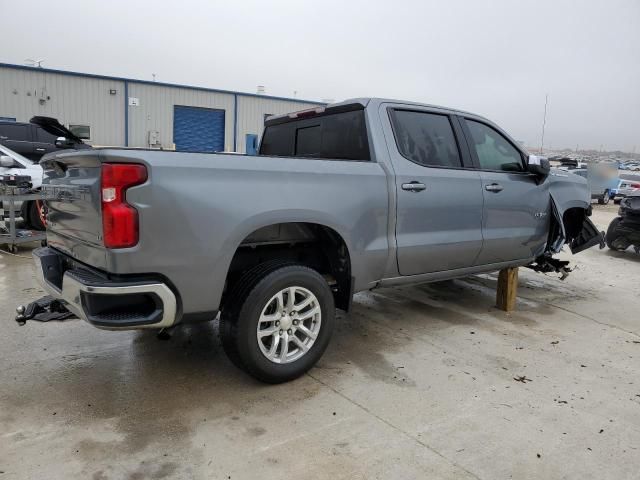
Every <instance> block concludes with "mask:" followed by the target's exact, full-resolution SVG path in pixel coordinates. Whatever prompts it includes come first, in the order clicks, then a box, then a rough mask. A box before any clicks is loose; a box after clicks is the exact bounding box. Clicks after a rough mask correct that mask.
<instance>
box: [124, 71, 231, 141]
mask: <svg viewBox="0 0 640 480" xmlns="http://www.w3.org/2000/svg"><path fill="white" fill-rule="evenodd" d="M129 97H135V98H138V99H140V106H138V107H129V145H130V146H132V147H146V146H147V135H148V132H149V131H150V130H155V131H158V132H159V134H160V135H159V136H160V142H161V143H162V145H163V146H164V147H169V146H171V144H173V107H174V105H183V106H186V107H204V108H217V109H222V110H224V111H225V128H224V148H225V150H233V94H228V93H214V92H208V91H204V90H193V89H189V88H176V87H165V86H160V85H150V84H140V83H133V82H129Z"/></svg>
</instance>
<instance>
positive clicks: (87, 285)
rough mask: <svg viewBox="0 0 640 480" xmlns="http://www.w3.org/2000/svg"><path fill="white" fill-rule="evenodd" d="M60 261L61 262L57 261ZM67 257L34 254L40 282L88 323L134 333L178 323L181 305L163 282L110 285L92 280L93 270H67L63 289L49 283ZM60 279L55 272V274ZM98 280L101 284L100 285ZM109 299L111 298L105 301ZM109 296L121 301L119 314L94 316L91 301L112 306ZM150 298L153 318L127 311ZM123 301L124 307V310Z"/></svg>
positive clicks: (48, 252)
mask: <svg viewBox="0 0 640 480" xmlns="http://www.w3.org/2000/svg"><path fill="white" fill-rule="evenodd" d="M56 257H58V258H56ZM63 257H64V255H62V254H61V253H59V252H57V251H55V250H52V249H51V248H39V249H36V250H34V252H33V259H34V261H35V266H36V275H37V277H38V281H39V282H40V283H41V284H42V286H43V288H44V289H45V290H46V292H47V293H48V294H49V295H51V296H52V297H53V298H56V299H58V300H60V301H62V302H63V303H64V304H65V306H66V307H67V309H68V310H69V311H71V312H73V313H74V314H75V315H76V316H78V317H79V318H82V319H83V320H86V321H87V322H89V323H90V324H92V325H93V326H95V327H97V328H102V329H105V330H131V329H140V328H166V327H170V326H172V325H173V324H174V323H175V322H176V314H177V301H176V296H175V295H174V293H173V292H172V291H171V289H170V288H169V287H168V286H167V285H165V284H164V283H159V282H148V283H147V282H131V284H126V283H120V282H108V281H105V280H104V279H102V278H98V277H93V278H92V276H91V271H90V270H83V271H81V272H80V273H82V274H80V273H79V271H76V270H67V271H64V273H62V275H61V276H62V278H61V282H56V283H59V284H60V283H61V288H59V287H58V286H57V285H54V284H53V283H52V282H51V281H49V280H48V276H50V275H51V273H52V272H51V271H49V272H48V271H47V269H49V270H52V269H55V267H54V266H53V264H54V263H55V262H56V261H62V258H63ZM53 274H54V275H56V273H55V272H53ZM96 278H97V281H96ZM105 296H107V297H105ZM109 296H112V297H113V300H115V299H116V298H117V299H118V303H119V309H120V310H119V311H117V312H115V313H114V312H109V313H106V314H104V315H103V316H100V315H96V314H93V313H92V312H91V311H90V310H91V309H90V307H89V305H90V303H91V302H90V301H89V300H90V299H91V298H101V302H103V303H104V302H107V303H108V302H109ZM145 296H148V297H149V298H153V299H154V302H155V304H156V307H157V308H156V309H155V310H154V311H153V312H152V313H153V315H146V316H141V315H137V314H136V312H129V311H127V310H126V299H128V298H130V299H139V298H140V297H145ZM123 300H125V302H124V306H123Z"/></svg>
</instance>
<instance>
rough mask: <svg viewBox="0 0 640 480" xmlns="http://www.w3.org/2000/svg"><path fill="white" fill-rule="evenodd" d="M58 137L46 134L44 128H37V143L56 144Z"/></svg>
mask: <svg viewBox="0 0 640 480" xmlns="http://www.w3.org/2000/svg"><path fill="white" fill-rule="evenodd" d="M56 138H57V137H56V136H55V135H51V134H50V133H47V132H45V131H44V130H43V129H42V128H40V127H36V142H40V143H56Z"/></svg>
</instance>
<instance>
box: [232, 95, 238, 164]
mask: <svg viewBox="0 0 640 480" xmlns="http://www.w3.org/2000/svg"><path fill="white" fill-rule="evenodd" d="M233 151H234V152H237V151H238V94H237V93H234V94H233Z"/></svg>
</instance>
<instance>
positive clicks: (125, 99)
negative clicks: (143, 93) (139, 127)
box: [124, 80, 129, 147]
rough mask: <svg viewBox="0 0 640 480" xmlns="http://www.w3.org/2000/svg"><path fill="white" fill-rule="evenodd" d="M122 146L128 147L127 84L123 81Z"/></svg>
mask: <svg viewBox="0 0 640 480" xmlns="http://www.w3.org/2000/svg"><path fill="white" fill-rule="evenodd" d="M124 146H125V147H128V146H129V82H128V81H127V80H125V81H124Z"/></svg>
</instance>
